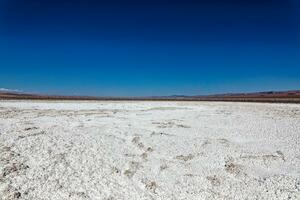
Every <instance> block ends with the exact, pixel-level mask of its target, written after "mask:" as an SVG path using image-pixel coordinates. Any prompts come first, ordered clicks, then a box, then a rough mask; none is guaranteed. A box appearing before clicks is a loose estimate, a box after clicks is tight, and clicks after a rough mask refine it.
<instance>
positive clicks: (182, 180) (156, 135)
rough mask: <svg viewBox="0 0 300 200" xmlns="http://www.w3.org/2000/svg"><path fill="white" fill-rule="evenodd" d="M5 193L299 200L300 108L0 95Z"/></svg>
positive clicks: (1, 193) (1, 186)
mask: <svg viewBox="0 0 300 200" xmlns="http://www.w3.org/2000/svg"><path fill="white" fill-rule="evenodd" d="M0 199H35V200H37V199H51V200H56V199H57V200H61V199H107V200H108V199H109V200H113V199H114V200H119V199H126V200H127V199H128V200H129V199H130V200H134V199H170V200H171V199H172V200H173V199H188V200H192V199H195V200H196V199H197V200H200V199H300V105H295V104H260V103H222V102H146V101H145V102H109V101H107V102H101V101H99V102H96V101H94V102H93V101H90V102H88V101H86V102H85V101H0Z"/></svg>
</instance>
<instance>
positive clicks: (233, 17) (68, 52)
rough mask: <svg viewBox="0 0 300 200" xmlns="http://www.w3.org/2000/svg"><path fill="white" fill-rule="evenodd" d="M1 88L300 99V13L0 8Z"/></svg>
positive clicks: (187, 3) (119, 0)
mask: <svg viewBox="0 0 300 200" xmlns="http://www.w3.org/2000/svg"><path fill="white" fill-rule="evenodd" d="M0 88H9V89H19V90H22V91H27V92H40V93H47V94H66V95H99V96H102V95H104V96H106V95H109V96H148V95H173V94H186V95H194V94H211V93H226V92H252V91H266V90H290V89H300V3H299V1H297V0H243V1H241V0H173V1H171V0H139V1H138V0H128V1H126V0H106V1H101V0H0Z"/></svg>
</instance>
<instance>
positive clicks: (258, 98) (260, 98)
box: [0, 89, 300, 103]
mask: <svg viewBox="0 0 300 200" xmlns="http://www.w3.org/2000/svg"><path fill="white" fill-rule="evenodd" d="M0 99H11V100H13V99H28V100H29V99H32V100H34V99H36V100H153V101H157V100H164V101H245V102H280V103H300V90H290V91H267V92H254V93H225V94H214V95H195V96H186V95H172V96H151V97H97V96H62V95H41V94H29V93H25V92H21V91H18V90H8V89H5V90H1V89H0Z"/></svg>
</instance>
